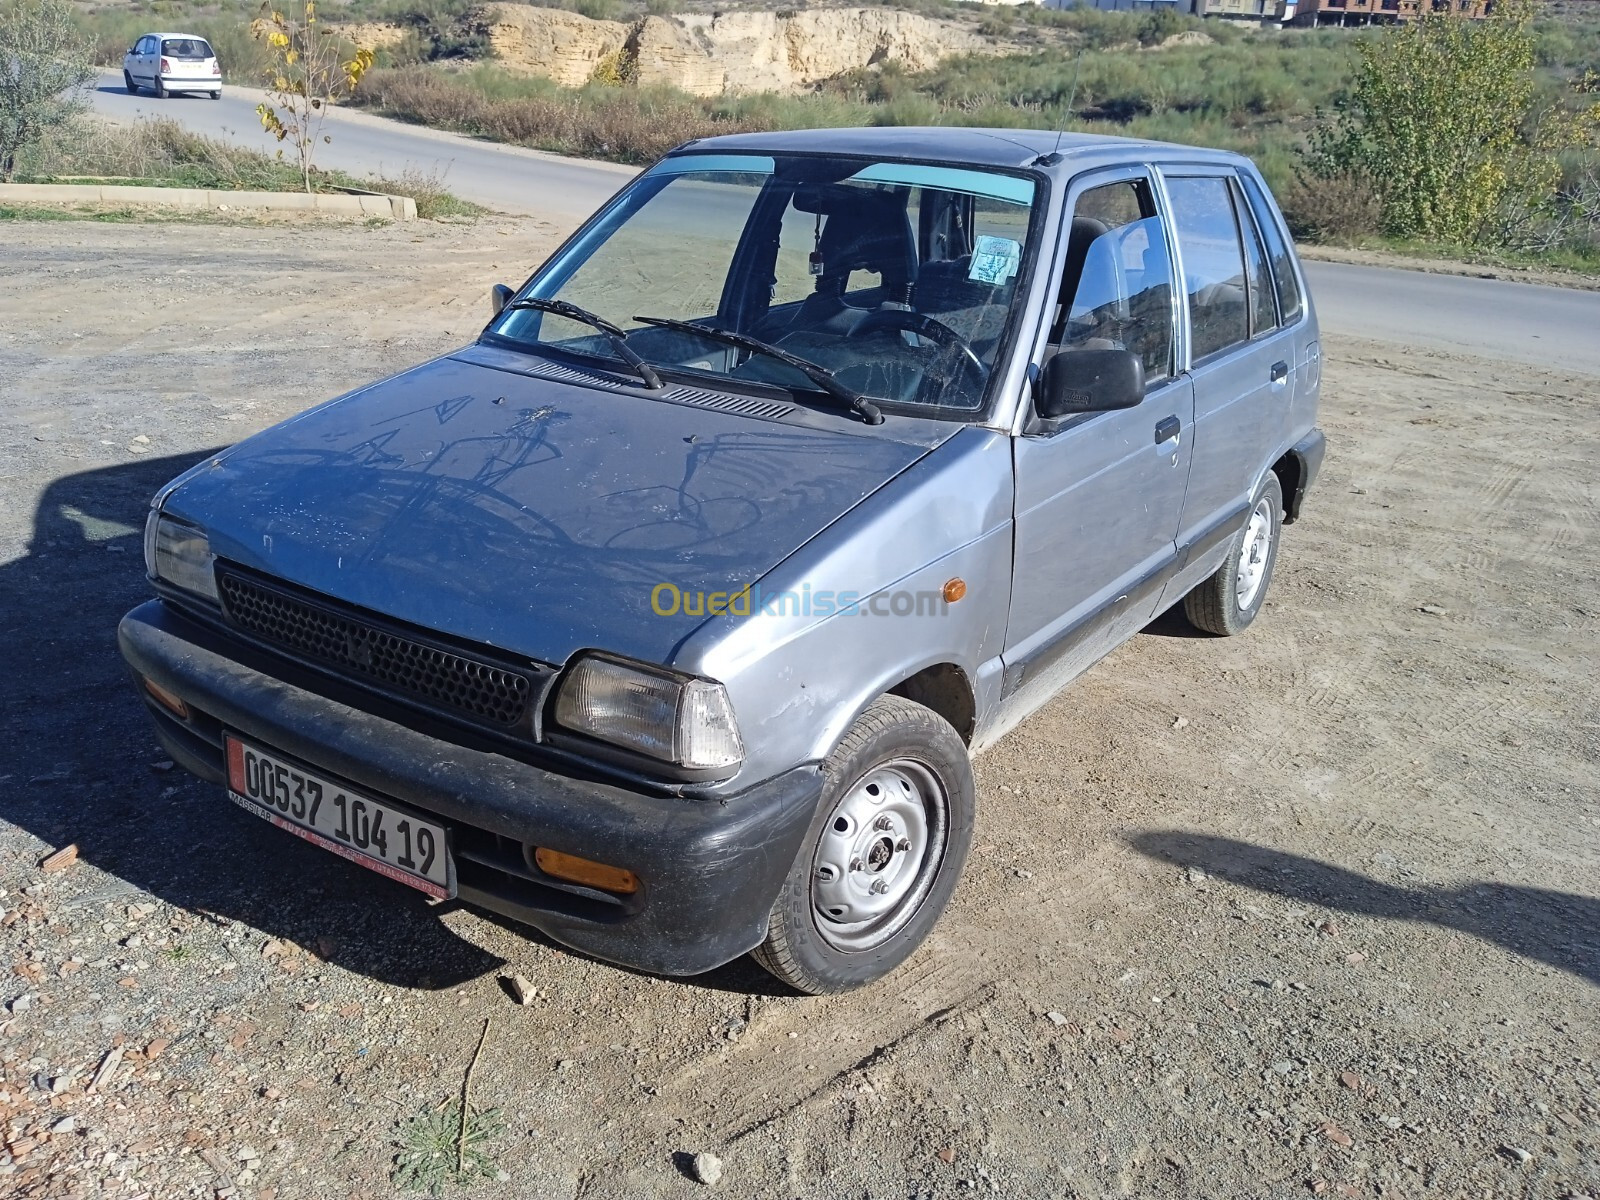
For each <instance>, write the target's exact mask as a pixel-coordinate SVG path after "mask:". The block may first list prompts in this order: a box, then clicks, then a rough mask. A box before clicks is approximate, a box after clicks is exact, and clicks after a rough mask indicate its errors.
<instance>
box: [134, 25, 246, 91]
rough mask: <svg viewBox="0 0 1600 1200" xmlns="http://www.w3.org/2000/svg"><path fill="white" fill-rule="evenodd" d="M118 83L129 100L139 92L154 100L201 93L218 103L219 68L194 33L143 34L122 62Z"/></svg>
mask: <svg viewBox="0 0 1600 1200" xmlns="http://www.w3.org/2000/svg"><path fill="white" fill-rule="evenodd" d="M122 82H123V85H124V86H125V87H126V88H127V89H128V94H129V95H130V96H136V95H138V94H139V89H140V88H146V89H148V90H149V91H151V92H154V93H155V95H156V98H157V99H164V98H165V97H167V96H172V95H176V94H177V93H179V92H205V93H206V94H207V95H209V96H210V97H211V98H212V99H213V100H220V99H222V64H221V63H219V62H218V61H217V55H216V51H214V50H213V49H212V48H211V43H210V42H208V41H206V39H205V38H203V37H201V36H199V35H198V34H194V33H147V34H145V35H144V36H143V37H142V38H140V39H139V40H138V41H137V42H135V43H134V44H133V45H132V46H130V47H128V53H127V54H126V55H125V56H124V57H123V60H122Z"/></svg>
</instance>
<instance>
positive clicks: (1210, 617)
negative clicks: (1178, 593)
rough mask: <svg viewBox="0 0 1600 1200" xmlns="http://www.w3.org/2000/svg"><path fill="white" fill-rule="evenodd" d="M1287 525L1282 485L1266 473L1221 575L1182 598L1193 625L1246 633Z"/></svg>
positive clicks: (1223, 633) (1264, 592) (1211, 630)
mask: <svg viewBox="0 0 1600 1200" xmlns="http://www.w3.org/2000/svg"><path fill="white" fill-rule="evenodd" d="M1282 529H1283V488H1282V487H1281V486H1280V485H1279V483H1278V476H1277V474H1276V473H1275V472H1272V471H1268V472H1267V477H1266V479H1264V480H1262V483H1261V488H1260V490H1259V491H1258V492H1257V493H1256V501H1255V504H1253V505H1252V506H1251V508H1250V519H1249V520H1248V521H1246V522H1245V526H1244V528H1243V529H1241V530H1240V531H1239V532H1238V533H1237V534H1235V535H1234V538H1233V541H1232V542H1231V543H1230V544H1229V547H1228V557H1227V558H1226V559H1225V560H1224V561H1223V564H1222V566H1220V567H1218V568H1217V573H1216V574H1215V575H1213V576H1211V578H1209V579H1207V580H1206V581H1205V582H1204V583H1202V584H1201V585H1200V586H1199V587H1197V588H1195V589H1194V590H1193V591H1192V592H1190V593H1189V594H1188V595H1187V596H1185V597H1184V598H1183V612H1184V615H1185V616H1187V617H1188V618H1189V622H1190V624H1192V625H1194V626H1195V627H1196V628H1197V629H1203V630H1205V631H1206V632H1207V633H1214V634H1217V635H1218V636H1219V637H1232V636H1233V635H1234V634H1236V633H1243V632H1244V631H1245V630H1246V629H1247V628H1249V626H1250V622H1252V621H1254V620H1255V619H1256V614H1257V613H1259V612H1260V611H1261V605H1262V603H1263V601H1265V600H1266V597H1267V587H1268V585H1269V584H1270V583H1271V582H1272V568H1273V566H1274V564H1276V563H1277V561H1278V534H1279V533H1280V532H1282Z"/></svg>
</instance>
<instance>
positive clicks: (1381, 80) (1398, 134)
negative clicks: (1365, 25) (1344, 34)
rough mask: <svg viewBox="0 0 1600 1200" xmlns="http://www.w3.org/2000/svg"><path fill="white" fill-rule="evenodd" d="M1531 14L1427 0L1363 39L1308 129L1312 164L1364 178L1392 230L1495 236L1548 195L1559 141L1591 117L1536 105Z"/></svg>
mask: <svg viewBox="0 0 1600 1200" xmlns="http://www.w3.org/2000/svg"><path fill="white" fill-rule="evenodd" d="M1533 16H1534V5H1533V3H1531V0H1510V2H1509V3H1506V4H1503V5H1499V6H1497V7H1496V8H1495V9H1494V11H1493V12H1492V14H1491V15H1490V16H1489V17H1488V19H1486V20H1481V21H1472V20H1468V19H1467V18H1465V17H1460V16H1455V15H1451V14H1447V13H1443V12H1431V11H1429V12H1425V13H1424V14H1423V15H1422V16H1421V17H1420V18H1419V19H1418V20H1416V21H1415V22H1412V23H1410V24H1407V25H1401V26H1395V27H1393V28H1392V29H1390V30H1388V31H1387V32H1385V33H1384V34H1382V35H1381V36H1379V37H1376V38H1372V39H1370V40H1364V41H1363V42H1362V43H1361V44H1360V45H1359V47H1358V50H1357V52H1358V54H1359V63H1358V66H1357V69H1356V76H1355V81H1354V84H1353V86H1352V87H1351V89H1350V92H1349V94H1348V96H1347V97H1346V98H1345V100H1344V101H1343V102H1342V104H1341V106H1340V108H1339V110H1338V112H1337V113H1336V114H1335V117H1334V119H1333V121H1332V122H1331V123H1330V124H1328V125H1325V126H1323V127H1322V128H1321V129H1320V130H1319V132H1318V133H1317V134H1316V135H1314V137H1313V140H1312V144H1311V148H1310V153H1309V156H1308V161H1307V165H1308V167H1309V170H1310V171H1311V173H1312V174H1313V175H1314V176H1317V177H1319V178H1322V179H1325V180H1337V179H1341V178H1343V179H1364V180H1366V181H1367V182H1368V183H1369V184H1370V186H1371V187H1372V188H1373V189H1374V190H1375V192H1376V194H1377V196H1378V199H1379V202H1380V205H1381V211H1382V225H1383V231H1384V232H1385V233H1387V234H1389V235H1391V236H1393V237H1400V238H1424V239H1428V240H1432V241H1441V242H1450V243H1457V244H1461V245H1474V244H1484V243H1487V242H1492V241H1495V240H1497V237H1498V235H1499V233H1500V232H1501V231H1502V229H1503V226H1502V218H1503V216H1504V215H1505V214H1506V213H1507V212H1509V211H1516V212H1519V213H1527V214H1531V213H1534V212H1536V211H1537V210H1538V209H1539V208H1540V207H1541V206H1542V205H1545V204H1547V203H1549V202H1550V201H1551V200H1553V198H1554V196H1555V193H1556V188H1557V185H1558V183H1559V181H1560V162H1559V159H1558V157H1557V152H1558V151H1560V150H1562V149H1565V148H1569V147H1571V146H1573V145H1576V144H1578V143H1580V142H1581V141H1582V140H1583V139H1584V137H1585V136H1586V130H1587V129H1589V128H1592V124H1593V120H1592V118H1593V114H1592V113H1589V114H1580V113H1575V112H1572V111H1569V110H1566V109H1562V108H1555V109H1546V110H1543V111H1541V109H1540V106H1539V104H1538V101H1537V87H1536V81H1535V77H1534V65H1535V37H1534V34H1533V31H1532V21H1533Z"/></svg>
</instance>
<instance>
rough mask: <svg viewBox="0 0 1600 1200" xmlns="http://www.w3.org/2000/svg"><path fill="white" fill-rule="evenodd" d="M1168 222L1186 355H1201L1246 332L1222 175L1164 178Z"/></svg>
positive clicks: (1239, 265)
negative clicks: (1182, 296) (1184, 311)
mask: <svg viewBox="0 0 1600 1200" xmlns="http://www.w3.org/2000/svg"><path fill="white" fill-rule="evenodd" d="M1167 194H1168V195H1169V196H1171V197H1172V223H1173V227H1174V228H1175V230H1176V231H1177V237H1178V249H1179V250H1180V251H1182V253H1183V274H1184V280H1183V288H1184V292H1185V293H1186V294H1187V295H1188V297H1189V331H1190V332H1189V337H1190V341H1191V342H1192V348H1191V357H1192V358H1193V359H1194V360H1195V361H1197V362H1198V361H1199V360H1200V359H1202V358H1206V357H1208V356H1210V355H1212V354H1216V353H1218V352H1219V351H1222V350H1226V349H1227V348H1228V347H1229V346H1233V345H1236V344H1237V343H1239V342H1243V341H1246V340H1247V339H1248V338H1249V337H1250V311H1249V308H1248V307H1247V303H1246V302H1247V299H1248V297H1247V294H1246V291H1245V275H1244V249H1243V247H1242V246H1241V245H1240V244H1239V224H1238V222H1237V221H1236V220H1235V219H1234V212H1233V197H1232V196H1231V195H1230V194H1229V188H1228V181H1227V179H1225V178H1223V177H1222V176H1211V175H1207V176H1193V177H1188V178H1181V177H1180V178H1175V179H1169V180H1167Z"/></svg>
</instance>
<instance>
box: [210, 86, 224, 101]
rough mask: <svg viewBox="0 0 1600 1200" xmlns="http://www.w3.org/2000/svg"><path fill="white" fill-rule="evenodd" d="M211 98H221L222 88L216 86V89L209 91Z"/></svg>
mask: <svg viewBox="0 0 1600 1200" xmlns="http://www.w3.org/2000/svg"><path fill="white" fill-rule="evenodd" d="M211 98H212V99H213V100H221V99H222V89H221V88H218V89H217V90H216V91H214V92H212V93H211Z"/></svg>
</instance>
